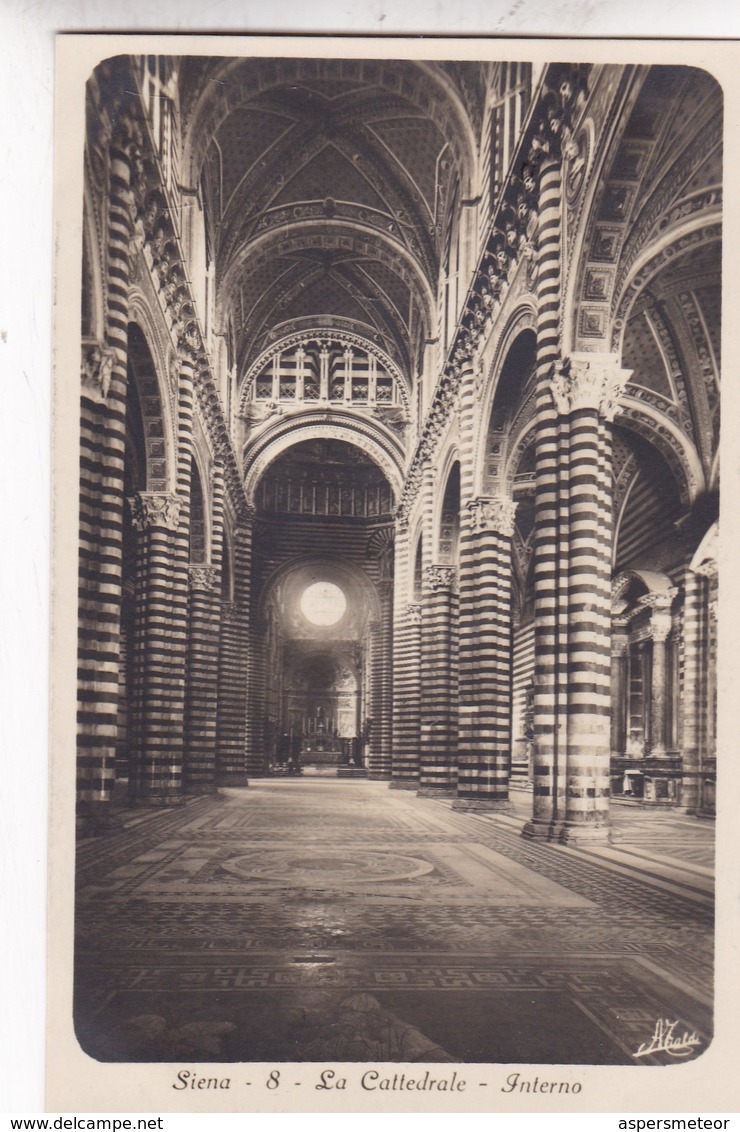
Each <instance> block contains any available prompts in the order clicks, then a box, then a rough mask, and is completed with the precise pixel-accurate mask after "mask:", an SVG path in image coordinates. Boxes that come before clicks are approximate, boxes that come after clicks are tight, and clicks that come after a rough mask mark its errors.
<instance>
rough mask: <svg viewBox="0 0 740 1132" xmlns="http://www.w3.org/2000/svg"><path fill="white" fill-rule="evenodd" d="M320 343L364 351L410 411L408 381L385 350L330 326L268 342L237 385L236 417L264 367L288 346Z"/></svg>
mask: <svg viewBox="0 0 740 1132" xmlns="http://www.w3.org/2000/svg"><path fill="white" fill-rule="evenodd" d="M324 339H327V340H331V341H336V342H339V343H340V345H342V346H348V347H352V346H357V347H359V348H360V349H362V350H365V351H366V352H367V353H368V354H372V356H373V357H374V358H376V359H377V360H378V361H379V362H380V363H381V364H382V365H383V366H384V367H385V369H387V371H388V373H389V374H390V375H391V376H392V377H393V378H394V379H395V381H396V383H397V385H398V388H399V391H400V393H401V398H402V400H403V405H404V408H405V410H406V411H407V412H409V411H410V404H409V389H408V381H407V379H406V377H405V376H404V374H403V371H402V370H401V369H400V368H399V366H397V365H396V363H395V362H394V361H393V360H392V359H391V358H390V357H389V356H388V354H387V353H386V352H385V350H382V349H381V348H380V347H379V346H377V345H376V344H375V343H374V342H373V341H372V340H371V339H369V338H367V337H365V336H364V335H362V334H354V333H351V332H350V331H347V330H343V329H341V328H334V327H332V326H314V327H309V328H308V329H307V330H300V331H296V332H295V333H293V334H288V335H286V336H285V337H282V338H278V339H276V341H275V342H272V343H271V344H270V345H269V346H268V347H267V349H265V350H263V351H262V352H261V353H260V354H259V355H258V357H257V358H256V359H255V360H254V361H253V362H252V364H251V365H250V367H249V369H248V370H247V372H246V373H245V375H244V377H243V379H242V381H241V383H240V392H239V410H238V411H239V413H240V414H242V415H243V414H244V413H245V412H246V411H247V407H248V404H249V400H250V398H251V394H252V388H253V386H254V382H255V379H256V378H257V376H258V374H259V373H260V371H261V370H262V369H264V367H265V366H266V365H267V363H268V362H270V361H271V360H272V359H273V358H274V357H275V356H276V355H277V354H279V353H281V352H282V351H283V350H287V349H288V348H289V347H291V346H299V345H301V344H302V343H304V342H314V341H322V340H324Z"/></svg>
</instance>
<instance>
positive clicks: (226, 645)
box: [216, 601, 249, 786]
mask: <svg viewBox="0 0 740 1132" xmlns="http://www.w3.org/2000/svg"><path fill="white" fill-rule="evenodd" d="M246 638H247V613H246V608H245V606H244V605H243V604H242V603H241V602H236V601H231V602H227V601H224V602H222V603H221V629H220V637H219V655H218V705H217V706H218V716H217V725H216V783H217V784H218V785H219V786H247V785H248V784H249V783H248V778H247V770H246V753H245V747H244V743H245V729H244V723H245V718H246V702H247V654H246Z"/></svg>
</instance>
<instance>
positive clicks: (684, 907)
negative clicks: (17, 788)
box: [49, 36, 731, 1111]
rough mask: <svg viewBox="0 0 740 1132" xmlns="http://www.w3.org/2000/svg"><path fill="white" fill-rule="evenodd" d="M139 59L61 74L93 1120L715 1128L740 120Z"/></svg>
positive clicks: (77, 946) (290, 61)
mask: <svg viewBox="0 0 740 1132" xmlns="http://www.w3.org/2000/svg"><path fill="white" fill-rule="evenodd" d="M109 40H110V42H109V43H106V39H105V37H95V50H96V52H97V56H96V61H95V62H94V64H93V65H92V66H89V67H88V66H77V67H76V68H75V67H74V66H73V63H75V52H76V50H77V49H78V48H79V50H80V52H81V56H82V58H83V60H84V59H85V58H87V57H88V55H89V54H90V52H89V49H88V50H87V54H86V52H85V47H84V45H83V41H82V37H78V38H77V40H75V39H74V37H73V38H72V42H69V41H68V42H67V43H64V42H63V43H61V44H60V54H59V69H60V73H61V75H62V78H61V80H60V81H61V82H62V84H63V89H64V90H65V91H67V92H69V91H73V92H74V91H76V92H77V101H76V102H73V101H70V102H69V106H70V107H71V109H70V122H69V123H67V122H64V121H63V122H62V125H63V126H64V128H65V130H67V127H69V129H68V131H67V132H65V134H64V137H65V145H64V147H63V152H62V155H61V157H59V158H58V160H59V166H58V172H57V183H56V189H57V193H58V209H59V214H58V215H59V221H58V228H57V231H58V235H59V239H60V242H61V252H60V256H61V258H60V261H59V262H60V263H61V264H63V267H59V268H58V269H57V278H56V283H55V286H56V291H57V296H58V297H57V312H56V318H57V331H56V332H57V340H58V343H59V345H58V349H57V354H56V379H55V380H56V393H55V398H56V401H55V404H56V425H55V435H54V450H55V468H56V472H55V475H56V476H57V480H56V483H57V491H56V501H55V516H56V517H55V531H56V533H55V551H56V554H57V568H56V586H55V596H54V601H55V618H56V636H55V643H54V649H55V659H54V663H55V671H56V672H58V673H60V674H61V675H60V677H59V680H58V681H57V684H56V686H55V705H54V711H55V715H54V736H53V738H54V760H55V761H54V763H53V766H52V788H53V792H54V796H53V798H52V802H53V805H54V806H55V807H56V808H57V809H56V815H57V816H56V824H55V825H54V826H53V837H54V841H53V852H54V854H58V855H59V857H60V858H64V860H65V861H66V862H67V865H68V869H67V871H65V869H60V870H58V871H57V873H56V877H57V880H56V882H54V880H52V893H51V899H52V913H53V911H54V909H55V908H56V909H57V910H58V912H59V916H60V919H59V923H60V924H62V923H64V924H66V925H67V926H68V929H69V930H67V928H65V929H64V930H63V931H61V932H60V934H59V938H58V940H57V942H56V945H55V946H56V947H57V948H58V952H57V955H58V958H59V963H58V965H57V966H55V967H54V972H55V974H54V977H53V984H54V985H53V987H50V991H49V994H50V999H49V1002H50V1005H49V1010H50V1034H51V1039H50V1059H51V1062H50V1078H49V1079H50V1083H51V1084H50V1088H51V1090H52V1093H51V1095H52V1097H56V1098H58V1099H57V1100H56V1101H55V1104H56V1105H57V1107H60V1105H61V1100H63V1099H64V1098H65V1097H70V1096H73V1095H75V1094H74V1093H73V1092H70V1090H73V1089H74V1088H75V1086H74V1084H73V1082H72V1080H71V1079H70V1076H69V1073H68V1072H67V1070H66V1069H65V1064H66V1060H65V1059H68V1058H72V1059H73V1061H74V1062H75V1064H77V1065H78V1066H82V1065H85V1064H87V1065H88V1066H89V1073H90V1074H91V1080H92V1079H93V1077H94V1074H95V1073H96V1072H99V1073H103V1074H107V1076H106V1078H105V1079H106V1080H113V1079H116V1080H118V1081H120V1082H124V1081H129V1082H130V1081H132V1080H134V1079H138V1080H139V1081H141V1082H144V1083H147V1082H148V1083H149V1084H147V1085H146V1088H147V1089H149V1087H150V1085H151V1087H152V1088H154V1085H153V1084H152V1083H153V1082H155V1081H156V1082H157V1085H156V1088H157V1089H158V1092H156V1091H155V1092H154V1093H152V1092H151V1091H149V1092H148V1097H147V1104H148V1105H149V1107H150V1108H152V1109H153V1110H164V1111H166V1110H167V1109H168V1108H170V1107H171V1108H173V1109H176V1108H177V1107H178V1106H183V1107H185V1108H186V1107H187V1103H195V1102H194V1100H193V1098H194V1097H196V1098H197V1103H199V1104H201V1105H205V1106H206V1108H207V1107H208V1106H212V1107H213V1109H214V1111H215V1110H217V1109H219V1108H222V1109H225V1110H228V1111H231V1110H239V1109H242V1110H244V1111H250V1106H252V1107H254V1108H255V1109H259V1106H260V1105H265V1104H268V1103H269V1104H278V1103H279V1102H286V1101H287V1098H288V1097H290V1098H293V1099H291V1101H290V1103H291V1104H293V1105H294V1106H298V1105H300V1104H302V1103H304V1104H310V1105H314V1106H316V1105H321V1104H323V1103H327V1104H328V1103H329V1101H330V1099H331V1095H332V1093H335V1092H336V1091H342V1090H343V1089H347V1088H350V1089H353V1090H354V1093H353V1096H355V1097H359V1098H360V1103H361V1104H362V1105H364V1106H365V1107H368V1108H371V1109H372V1108H373V1107H382V1106H383V1105H385V1106H388V1105H389V1104H395V1103H398V1104H404V1105H412V1104H417V1105H421V1106H423V1105H429V1104H432V1103H444V1104H445V1105H447V1106H448V1107H449V1106H453V1107H454V1105H455V1104H456V1103H459V1104H460V1105H467V1106H469V1107H472V1108H475V1106H476V1105H478V1106H479V1107H483V1108H485V1106H486V1105H488V1104H492V1105H498V1106H502V1107H503V1108H506V1107H507V1106H511V1107H516V1106H520V1107H521V1106H526V1105H527V1104H530V1105H537V1104H541V1105H547V1104H555V1105H560V1106H561V1107H566V1108H567V1107H570V1106H572V1107H574V1108H578V1107H579V1106H580V1107H582V1108H586V1109H589V1108H599V1107H600V1105H599V1103H598V1098H597V1096H596V1095H595V1093H594V1092H593V1091H592V1092H591V1094H590V1095H588V1087H587V1081H588V1074H589V1073H591V1072H592V1071H593V1069H594V1067H595V1068H596V1069H603V1070H605V1071H606V1070H609V1071H612V1070H616V1069H619V1070H620V1072H619V1074H618V1075H614V1074H612V1075H611V1076H609V1074H607V1073H605V1075H604V1077H603V1080H604V1081H606V1082H608V1083H609V1087H610V1088H612V1089H613V1090H614V1095H619V1094H620V1092H622V1093H623V1091H624V1090H625V1089H627V1090H633V1092H634V1095H635V1096H641V1095H645V1096H646V1095H648V1093H647V1092H646V1090H653V1094H652V1095H655V1096H658V1095H659V1094H661V1093H662V1092H665V1093H668V1092H670V1091H672V1090H678V1092H677V1094H676V1095H679V1094H681V1090H683V1091H684V1092H683V1095H684V1096H689V1095H690V1091H691V1087H692V1082H695V1081H696V1080H697V1079H698V1076H699V1075H700V1074H701V1072H702V1069H701V1065H702V1063H704V1064H705V1065H708V1062H709V1060H710V1059H712V1058H714V1061H713V1062H712V1064H713V1065H714V1066H715V1068H716V1067H717V1066H718V1065H720V1064H725V1065H729V1064H731V1060H729V1059H728V1048H727V1043H726V1042H720V1041H718V1042H717V1044H716V1045H715V1046H714V1047H712V1043H713V1040H714V1039H715V1010H716V1009H717V1008H718V1005H719V1004H718V1002H717V1001H715V969H714V958H715V945H716V943H717V940H716V939H715V930H714V925H715V917H714V896H715V893H714V876H715V870H714V866H715V828H716V817H717V813H718V811H720V810H721V807H722V799H721V790H718V787H717V779H718V775H719V777H720V781H721V778H722V768H721V766H720V768H719V770H718V761H720V763H721V759H720V760H718V749H717V748H718V743H717V735H718V727H717V703H718V695H719V692H718V688H719V687H720V684H721V670H720V669H718V638H719V632H718V622H719V619H718V601H719V580H718V579H719V569H718V565H719V561H720V553H719V551H720V522H719V516H720V490H719V478H720V474H719V439H720V373H721V368H722V338H723V319H722V303H723V287H722V284H723V279H722V229H723V214H722V211H723V210H722V205H723V184H724V176H723V138H724V135H725V121H726V100H725V94H724V92H723V86H722V83H721V82H720V81H719V80H718V78H717V75H716V73H714V72H713V69H712V67H708V66H705V65H703V64H702V60H701V58H700V52H698V51H695V52H694V53H693V55H692V51H691V49H690V45H688V46H687V45H683V46H682V47H681V48H680V49H678V48H677V49H676V51H675V52H674V53H673V55H669V53H667V52H665V51H664V50H662V48H661V46H660V45H658V44H650V43H643V44H635V45H634V47H633V48H630V45H626V46H625V45H622V49H621V50H617V49H616V47H615V48H614V49H613V50H612V52H611V55H610V52H609V51H608V50H607V49H606V47H605V45H604V44H603V43H601V44H596V43H589V42H587V41H586V42H582V43H580V44H579V43H575V42H573V41H569V42H566V43H560V42H558V41H556V40H553V41H551V42H546V41H533V42H532V43H531V44H528V43H527V42H526V41H516V42H512V43H511V44H509V43H507V42H506V41H498V42H496V41H495V40H487V41H480V42H478V41H468V42H465V43H460V42H455V41H448V42H447V43H444V42H440V41H437V42H434V43H431V42H430V43H423V42H416V43H414V44H411V45H407V44H404V43H403V42H402V41H398V40H396V41H393V42H392V43H391V44H388V45H384V44H383V43H381V42H378V41H377V40H370V39H368V40H367V41H366V42H365V43H363V42H362V41H358V40H352V41H351V42H350V43H346V42H344V41H342V40H336V41H334V42H332V41H328V40H320V41H315V42H312V41H310V40H303V41H301V40H296V39H292V40H289V41H288V40H286V41H284V42H283V41H280V40H272V41H269V40H265V39H260V40H256V41H255V42H254V43H253V44H252V43H250V42H246V41H244V40H241V39H240V40H237V41H235V42H234V45H233V47H232V46H230V44H229V43H228V41H227V40H225V39H219V40H213V41H212V42H211V41H209V40H208V39H204V38H199V39H195V38H193V39H192V40H191V39H190V38H189V37H185V36H184V37H180V38H179V39H178V40H174V39H172V38H170V39H164V38H162V39H160V38H157V37H152V40H151V43H150V44H147V42H146V39H145V38H144V37H137V38H134V37H132V38H131V41H130V42H129V40H128V39H127V37H125V36H111V37H109ZM106 48H108V50H106ZM445 48H446V50H445ZM65 76H66V78H65ZM65 83H66V85H64V84H65ZM83 104H84V111H83V112H82V113H80V115H79V119H80V120H79V123H78V124H77V125H76V126H75V125H73V123H72V120H73V118H74V113H76V111H75V107H78V108H79V109H80V110H82V108H83ZM65 105H66V104H65ZM61 117H63V115H62V116H61ZM67 169H68V170H70V171H71V173H70V180H69V182H67V181H66V180H65V179H64V170H67ZM60 170H61V172H60ZM72 174H73V175H74V176H72ZM59 197H61V198H62V199H61V201H60V200H59ZM62 338H63V343H62ZM77 366H79V374H80V376H79V384H78V378H77ZM62 485H63V487H62ZM723 520H724V512H723ZM73 681H74V683H75V688H76V704H75V702H74V700H75V695H74V692H73V691H72V683H73ZM730 753H731V752H730ZM54 767H56V768H57V772H56V775H55V773H54ZM73 863H74V879H72V864H73ZM53 876H54V874H53ZM72 933H73V936H74V939H73V941H72ZM59 970H62V972H63V973H62V975H61V976H60V977H57V974H56V972H57V971H59ZM55 1035H56V1037H55ZM61 1035H66V1040H65V1041H61V1040H60V1036H61ZM710 1047H712V1048H710ZM723 1058H724V1061H722V1060H721V1059H723ZM126 1073H129V1074H134V1075H135V1077H133V1076H130V1075H129V1076H128V1077H127V1076H126ZM116 1075H117V1076H116ZM101 1079H102V1078H101ZM76 1087H77V1089H78V1093H77V1094H76V1095H77V1096H78V1097H79V1096H80V1090H81V1089H82V1086H81V1085H80V1084H79V1083H78V1085H77V1086H76ZM86 1087H87V1086H86ZM143 1087H144V1085H142V1088H143ZM89 1088H90V1089H92V1092H91V1093H90V1094H89V1095H90V1096H91V1097H93V1098H94V1096H95V1093H94V1087H93V1086H92V1085H90V1086H89ZM120 1088H121V1095H124V1094H123V1089H124V1085H123V1084H122V1085H121V1086H120ZM301 1090H302V1091H301ZM641 1090H642V1092H641ZM309 1092H310V1094H311V1095H310V1096H309V1095H308V1094H309ZM443 1094H446V1095H445V1096H443ZM83 1095H84V1093H83ZM152 1096H154V1098H155V1099H154V1100H152ZM494 1098H495V1099H494ZM76 1103H77V1104H78V1107H79V1106H80V1104H81V1101H80V1100H79V1099H78V1100H77V1102H76ZM122 1103H124V1104H125V1105H126V1106H127V1107H129V1108H131V1107H132V1105H135V1103H136V1099H135V1097H128V1099H127V1100H125V1101H124V1102H122ZM622 1103H625V1102H624V1100H623V1101H622ZM684 1103H689V1102H688V1101H685V1102H684ZM93 1104H94V1100H93Z"/></svg>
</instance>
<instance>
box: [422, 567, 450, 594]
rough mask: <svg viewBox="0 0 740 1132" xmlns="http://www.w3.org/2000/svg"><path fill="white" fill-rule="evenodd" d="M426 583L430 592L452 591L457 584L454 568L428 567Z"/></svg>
mask: <svg viewBox="0 0 740 1132" xmlns="http://www.w3.org/2000/svg"><path fill="white" fill-rule="evenodd" d="M426 582H427V586H428V588H429V589H430V590H433V591H437V590H452V589H454V588H455V584H456V582H457V570H456V569H455V567H454V566H427V568H426Z"/></svg>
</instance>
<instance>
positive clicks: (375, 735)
mask: <svg viewBox="0 0 740 1132" xmlns="http://www.w3.org/2000/svg"><path fill="white" fill-rule="evenodd" d="M381 637H382V622H381V620H380V618H373V620H372V621H370V622H369V623H368V626H367V644H366V648H365V657H366V661H365V663H366V664H367V665H368V669H369V677H370V679H369V683H368V703H367V717H366V718H367V719H368V720H369V721H370V733H369V737H368V743H367V747H366V751H365V759H366V766H367V773H368V778H382V777H383V775H382V773H381V771H382V765H383V759H382V748H381V727H380V717H381V712H382V706H381V704H382V682H383V658H382V641H381Z"/></svg>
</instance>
